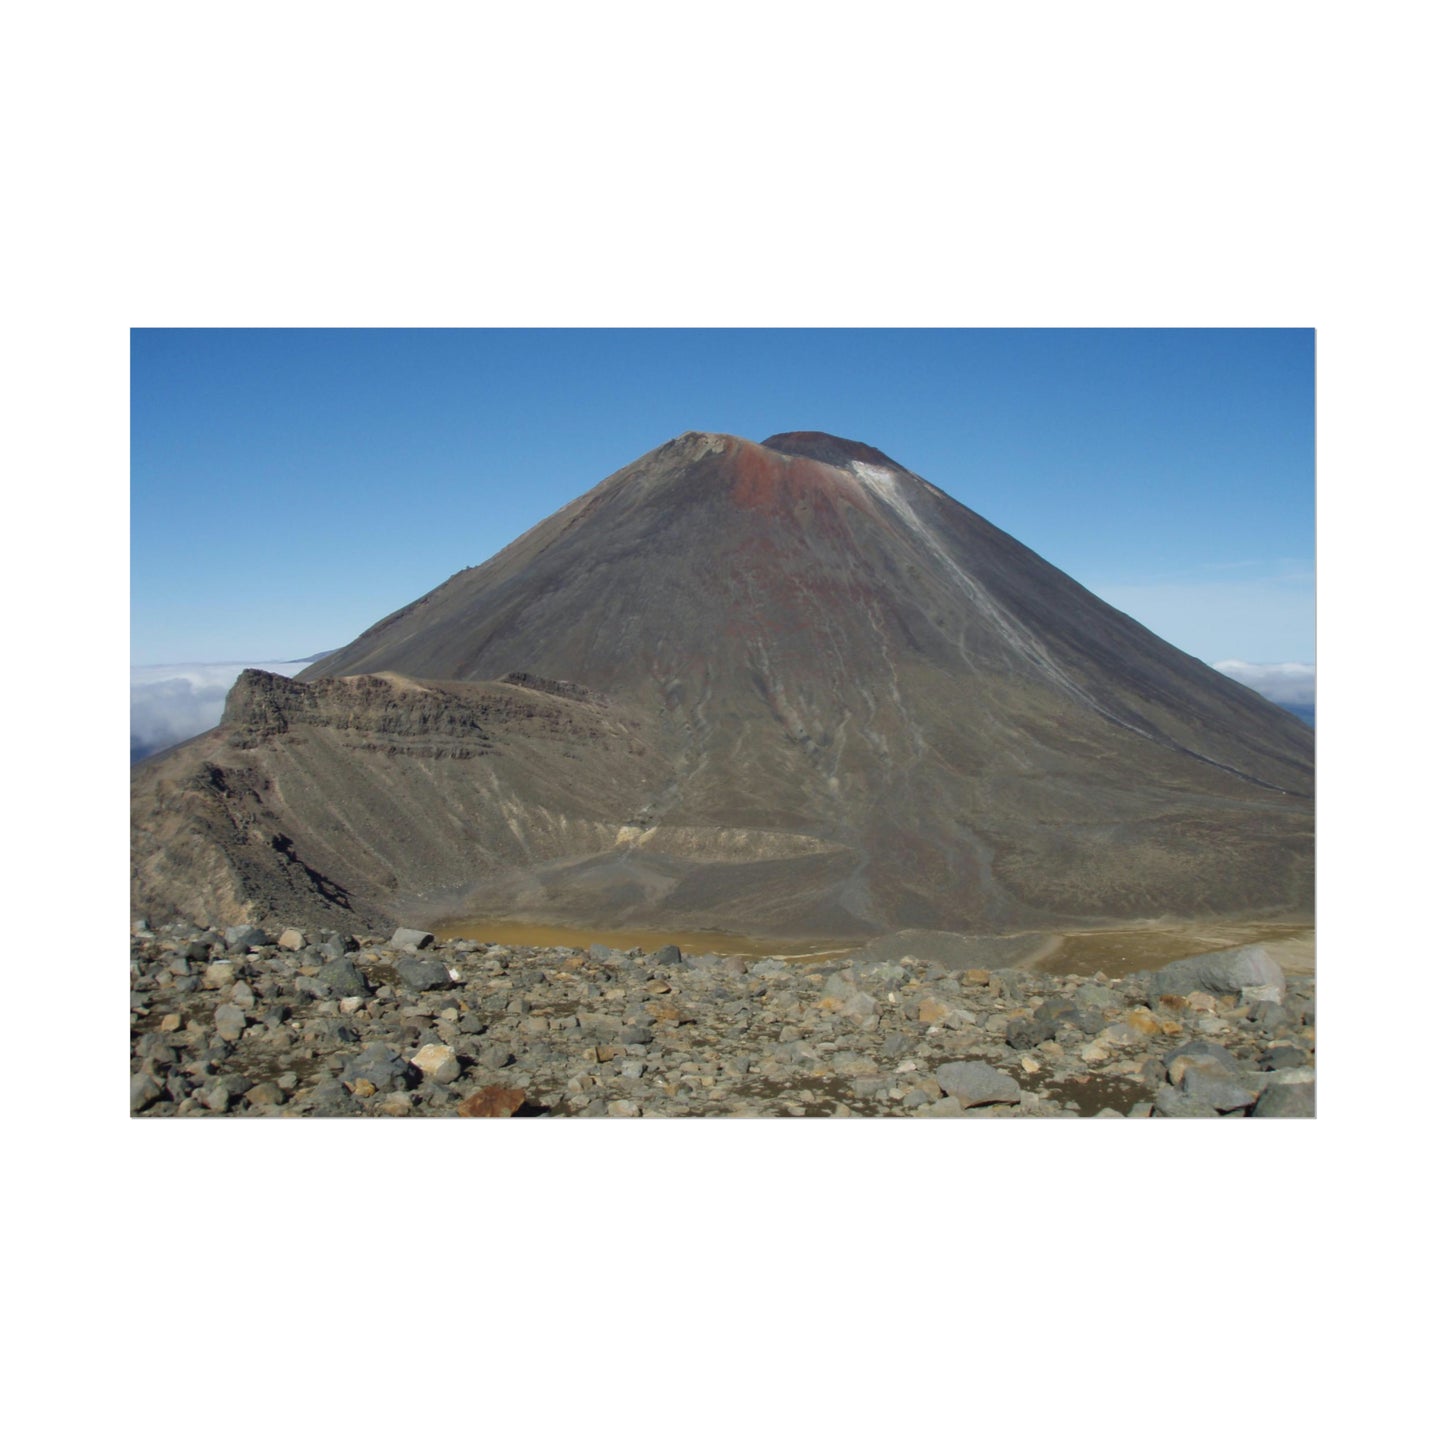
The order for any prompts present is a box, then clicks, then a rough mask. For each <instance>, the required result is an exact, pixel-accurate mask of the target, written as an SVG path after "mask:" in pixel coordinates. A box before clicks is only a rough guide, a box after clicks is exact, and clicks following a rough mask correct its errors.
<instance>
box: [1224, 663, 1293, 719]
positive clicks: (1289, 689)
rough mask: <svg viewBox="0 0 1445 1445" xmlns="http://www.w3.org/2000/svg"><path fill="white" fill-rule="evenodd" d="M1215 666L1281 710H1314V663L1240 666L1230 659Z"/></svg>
mask: <svg viewBox="0 0 1445 1445" xmlns="http://www.w3.org/2000/svg"><path fill="white" fill-rule="evenodd" d="M1214 666H1215V669H1216V670H1217V671H1219V672H1222V673H1224V674H1225V676H1227V677H1232V678H1234V680H1235V681H1236V682H1242V683H1243V684H1244V685H1245V686H1246V687H1252V688H1253V689H1254V690H1255V691H1256V692H1258V693H1262V694H1263V695H1264V696H1265V697H1267V698H1268V699H1269V700H1270V701H1271V702H1277V703H1278V704H1279V705H1280V706H1281V707H1313V706H1314V701H1315V665H1314V663H1312V662H1240V661H1238V660H1237V659H1236V658H1228V659H1226V660H1225V661H1224V662H1216V663H1215V664H1214Z"/></svg>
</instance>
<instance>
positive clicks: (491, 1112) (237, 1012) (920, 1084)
mask: <svg viewBox="0 0 1445 1445" xmlns="http://www.w3.org/2000/svg"><path fill="white" fill-rule="evenodd" d="M130 1005H131V1112H132V1113H133V1114H137V1115H143V1116H145V1117H147V1118H150V1117H156V1116H173V1117H212V1116H218V1115H224V1116H227V1117H248V1118H249V1117H264V1116H271V1117H275V1116H279V1117H285V1118H297V1117H342V1116H344V1117H349V1118H370V1117H379V1118H407V1117H450V1118H457V1117H464V1118H466V1117H473V1118H476V1117H482V1118H485V1117H507V1116H523V1117H525V1116H540V1115H546V1116H554V1117H555V1116H573V1117H582V1118H598V1117H614V1118H637V1117H643V1118H691V1117H699V1116H728V1117H760V1116H761V1117H777V1116H781V1117H793V1118H797V1117H819V1116H828V1117H850V1116H884V1115H886V1116H890V1117H906V1118H960V1117H967V1118H978V1117H1008V1118H1021V1117H1026V1118H1048V1117H1064V1118H1068V1117H1124V1116H1127V1117H1131V1118H1150V1117H1153V1118H1159V1117H1169V1118H1181V1117H1183V1118H1220V1117H1227V1118H1245V1117H1255V1118H1263V1117H1312V1116H1313V1115H1314V1112H1315V1098H1314V1095H1315V1085H1314V1078H1315V1075H1314V1061H1315V1060H1314V1049H1315V1030H1314V1005H1315V984H1314V979H1313V978H1312V977H1311V978H1300V977H1288V978H1287V977H1286V976H1285V975H1284V974H1283V973H1282V972H1281V971H1280V970H1279V968H1278V966H1277V964H1275V963H1274V961H1273V960H1271V959H1270V957H1269V955H1268V953H1267V952H1266V951H1265V950H1263V949H1259V948H1246V949H1237V950H1232V951H1230V952H1228V953H1223V954H1214V955H1208V956H1205V957H1202V958H1199V959H1195V960H1188V961H1181V962H1178V963H1174V964H1171V965H1170V966H1169V967H1168V968H1166V969H1163V970H1161V971H1159V972H1158V973H1139V974H1133V975H1131V976H1130V977H1128V978H1127V979H1123V980H1117V979H1116V980H1109V979H1107V978H1106V977H1105V975H1103V974H1096V975H1094V976H1093V977H1091V978H1085V977H1049V976H1046V975H1043V974H1039V973H1033V972H1029V971H1026V970H1024V969H1019V968H984V967H967V966H960V965H959V964H958V963H957V961H956V960H955V961H954V962H953V963H951V964H948V965H945V964H940V963H933V962H930V961H928V960H926V959H920V958H915V957H912V956H909V955H905V956H903V957H901V958H898V959H889V960H886V961H866V962H865V961H861V960H858V959H854V960H848V959H838V960H835V961H834V962H832V963H828V964H822V965H816V966H813V965H808V964H800V963H795V962H783V961H781V960H778V959H761V960H748V959H743V958H739V957H730V958H722V957H718V956H716V955H712V954H707V955H701V956H693V955H682V954H680V953H679V952H678V950H677V949H675V948H663V949H660V950H658V951H657V952H655V953H650V954H644V953H642V952H641V951H640V950H633V951H632V952H630V953H621V952H617V951H615V950H613V949H609V948H604V947H601V946H595V947H593V948H591V949H589V950H587V951H585V952H579V951H577V950H574V949H571V948H524V947H501V946H496V945H493V946H487V945H485V944H477V943H472V942H466V941H457V942H439V941H436V940H433V939H432V937H431V935H430V934H424V933H417V932H414V931H410V930H404V929H403V930H398V931H397V933H396V935H395V936H394V937H393V938H391V939H390V940H384V939H377V938H362V939H359V940H358V939H354V938H350V937H348V936H346V935H343V934H336V933H307V934H303V933H301V932H300V931H299V930H296V929H287V930H285V931H283V932H281V933H279V934H277V933H268V932H263V931H262V930H261V929H258V928H253V927H241V928H231V929H227V930H224V931H223V930H210V929H205V930H203V929H200V928H196V927H192V926H189V925H184V924H172V925H167V926H165V927H162V928H156V929H150V928H149V927H147V926H145V924H144V922H140V923H137V924H136V926H135V927H134V929H133V931H132V938H131V999H130Z"/></svg>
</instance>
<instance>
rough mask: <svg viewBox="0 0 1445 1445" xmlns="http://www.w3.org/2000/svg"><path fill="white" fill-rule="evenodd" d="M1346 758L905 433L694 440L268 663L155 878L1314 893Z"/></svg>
mask: <svg viewBox="0 0 1445 1445" xmlns="http://www.w3.org/2000/svg"><path fill="white" fill-rule="evenodd" d="M1312 777H1313V770H1312V737H1311V735H1310V733H1309V730H1308V729H1307V728H1305V727H1304V726H1303V725H1302V724H1301V723H1299V722H1298V721H1297V720H1295V719H1294V718H1292V717H1290V716H1289V715H1288V714H1287V713H1285V712H1284V711H1283V710H1282V709H1280V708H1278V707H1276V706H1275V705H1274V704H1272V703H1269V702H1267V701H1265V699H1263V698H1261V697H1260V696H1258V695H1257V694H1256V693H1254V692H1251V691H1250V690H1249V689H1247V688H1245V687H1243V686H1242V685H1240V684H1238V683H1235V682H1233V681H1232V680H1231V679H1229V678H1227V677H1224V676H1223V675H1221V674H1220V673H1217V672H1215V671H1214V670H1213V669H1212V668H1210V667H1208V666H1206V665H1205V664H1204V663H1202V662H1200V661H1198V660H1197V659H1195V658H1191V657H1188V656H1186V655H1185V654H1184V653H1182V652H1180V651H1179V650H1178V649H1176V648H1174V647H1171V646H1170V645H1169V644H1168V643H1166V642H1164V641H1162V640H1161V639H1160V638H1158V637H1155V636H1154V635H1153V634H1152V633H1150V632H1148V631H1147V630H1146V629H1145V628H1143V627H1141V626H1140V625H1139V624H1138V623H1136V622H1134V621H1133V620H1132V619H1130V618H1128V617H1126V616H1125V615H1124V614H1123V613H1120V612H1118V611H1116V610H1115V609H1113V608H1111V607H1109V606H1107V605H1106V604H1105V603H1103V602H1102V601H1100V600H1099V599H1098V598H1096V597H1094V596H1093V595H1092V594H1091V593H1089V592H1088V591H1086V590H1085V589H1084V588H1082V587H1080V586H1079V585H1078V584H1077V583H1075V582H1073V581H1072V580H1071V579H1069V578H1068V577H1066V576H1065V575H1064V574H1063V573H1062V572H1060V571H1058V570H1057V569H1056V568H1054V567H1052V566H1050V565H1049V564H1048V563H1047V562H1045V561H1043V559H1042V558H1040V557H1038V556H1037V555H1036V554H1035V553H1033V552H1031V551H1029V550H1028V548H1026V547H1024V546H1022V545H1021V544H1020V543H1018V542H1016V541H1015V540H1014V539H1013V538H1011V537H1009V536H1007V535H1006V534H1005V533H1003V532H1001V531H999V530H998V529H997V528H996V527H993V526H992V525H990V524H989V523H988V522H986V521H985V520H984V519H983V518H982V517H980V516H978V515H977V514H976V513H974V512H972V511H970V510H969V509H968V508H967V507H964V506H962V505H960V504H959V503H958V502H956V501H954V500H953V499H952V498H951V497H949V496H948V495H946V494H945V493H944V492H942V491H940V490H939V489H938V488H937V487H935V486H933V485H931V484H930V483H929V482H926V481H924V480H923V479H922V478H921V477H918V476H916V475H915V474H914V473H912V472H910V471H908V470H907V469H906V468H905V467H903V466H901V465H900V464H899V463H897V462H895V461H893V460H892V459H891V458H890V457H888V456H887V455H885V454H884V453H883V452H881V451H879V450H877V449H876V448H874V447H872V446H868V445H865V444H863V443H860V442H854V441H847V440H844V439H842V438H839V437H834V436H830V435H828V434H826V433H822V432H786V433H781V434H778V435H776V436H772V437H769V438H768V439H767V441H765V442H763V443H761V444H759V443H755V442H750V441H746V440H744V439H742V438H739V437H734V436H727V435H722V434H716V433H706V432H688V433H685V434H684V435H682V436H680V437H677V438H675V439H674V440H672V441H670V442H667V443H666V444H664V445H663V446H661V447H659V448H657V449H656V450H655V451H652V452H649V453H648V454H647V455H646V456H644V457H641V458H639V459H638V460H637V461H636V462H633V463H632V464H631V465H630V466H627V467H624V468H623V469H622V470H621V471H619V472H616V473H614V474H613V475H612V476H610V477H608V478H606V479H605V480H604V481H603V482H601V483H600V484H599V485H598V486H596V487H594V488H593V489H592V490H591V491H589V492H587V493H585V494H584V495H583V496H581V497H578V498H577V499H576V500H575V501H574V502H572V503H570V504H569V505H568V506H566V507H564V508H562V509H561V510H560V511H559V512H556V513H555V514H553V515H552V516H551V517H548V518H547V519H546V520H544V521H542V522H540V523H539V524H538V525H537V526H535V527H533V528H532V529H531V530H530V531H529V532H527V533H526V534H524V535H523V536H522V537H520V538H518V539H517V541H515V542H513V543H512V544H511V545H510V546H509V547H506V548H505V549H503V550H502V551H501V552H499V553H498V554H497V555H496V556H495V557H493V558H492V559H491V560H490V561H488V562H486V563H484V564H482V565H481V566H478V567H474V568H470V569H468V570H467V571H464V572H461V573H458V574H457V575H456V576H454V577H452V578H451V579H450V580H448V581H447V582H445V583H443V584H442V585H441V586H440V587H438V588H436V589H435V590H434V591H432V592H429V593H428V594H426V596H424V597H421V598H419V599H417V600H416V601H415V602H412V603H410V604H409V605H408V606H406V607H403V608H402V609H400V610H399V611H398V612H395V613H393V614H392V615H391V616H390V617H387V618H384V619H383V620H382V621H380V622H378V623H377V624H376V625H375V626H373V627H371V628H369V629H368V630H367V631H366V632H365V633H363V634H362V635H361V636H360V637H358V638H357V639H356V640H355V641H354V642H352V643H351V644H350V645H348V646H346V647H343V648H341V649H339V650H338V651H336V652H333V653H331V654H329V655H327V656H326V657H324V658H322V659H321V660H319V661H318V662H316V663H315V664H313V665H312V666H311V667H309V668H307V669H306V670H305V671H304V672H302V673H301V674H299V675H298V677H297V678H296V679H294V680H287V679H282V678H273V677H270V676H269V675H268V674H264V673H248V674H245V675H243V677H242V678H241V679H240V680H239V681H238V683H237V685H236V689H235V690H234V691H233V694H232V697H231V699H230V700H229V702H228V705H227V712H226V716H225V718H224V719H223V722H222V725H221V727H220V728H219V729H217V730H216V731H215V732H213V733H211V734H207V735H205V736H204V737H203V738H201V739H198V740H196V742H194V743H192V744H188V745H187V746H186V747H185V748H183V749H180V750H178V752H177V753H176V754H174V755H171V756H170V757H168V758H167V759H166V760H165V763H164V766H159V765H158V766H156V767H155V768H152V769H150V770H149V771H147V770H145V769H142V770H138V773H137V783H136V787H137V790H138V791H137V801H136V812H137V819H138V824H137V827H138V833H137V838H136V844H135V857H136V871H137V885H136V892H137V901H138V903H140V904H142V905H144V906H148V907H150V908H151V909H152V911H156V910H157V909H158V908H159V909H161V910H164V908H165V907H166V906H172V907H180V908H183V909H184V908H185V907H190V908H191V909H192V911H194V909H195V907H196V906H197V904H196V901H195V900H196V899H197V898H198V897H201V896H204V899H205V902H206V903H207V906H208V907H210V908H211V909H212V910H215V909H217V908H225V909H227V910H229V911H230V912H232V913H236V912H242V913H244V912H248V911H249V912H250V913H252V914H254V913H256V911H257V910H258V909H259V910H260V911H262V912H265V911H266V910H267V909H277V908H281V907H282V906H283V905H284V907H285V908H287V909H290V910H291V913H290V916H293V917H295V916H299V915H298V910H301V909H303V908H305V909H307V910H308V913H307V916H314V915H316V914H326V915H328V916H331V915H336V914H339V913H345V912H346V911H348V910H356V911H367V912H369V913H375V914H377V915H379V916H384V917H386V918H395V919H403V920H405V921H419V922H427V921H434V920H435V919H437V918H440V917H443V916H445V915H446V914H448V913H450V914H452V915H453V916H455V915H459V914H465V913H471V914H474V915H479V916H480V915H490V916H497V917H511V918H531V919H535V920H537V921H548V922H556V923H566V922H574V923H580V924H588V925H594V926H602V925H603V924H606V923H633V924H651V925H655V926H659V927H681V926H683V925H688V926H691V927H693V928H706V927H716V928H726V929H730V930H732V931H739V932H741V931H757V930H759V929H768V930H771V931H772V932H774V933H775V934H784V933H786V934H792V935H796V936H807V935H810V934H811V935H823V934H831V935H834V936H844V935H861V934H866V933H870V932H881V931H883V930H884V929H886V928H892V927H905V926H915V927H934V928H957V929H969V930H977V931H986V930H990V929H994V930H1001V929H1006V928H1011V927H1020V926H1032V925H1038V924H1043V923H1051V922H1055V923H1056V922H1065V921H1068V922H1091V921H1102V920H1115V919H1129V918H1141V917H1157V916H1160V915H1166V914H1170V915H1179V916H1194V917H1200V916H1209V915H1216V916H1217V915H1227V914H1240V913H1245V912H1250V913H1256V914H1257V913H1262V912H1304V911H1306V910H1307V909H1308V908H1309V906H1310V899H1311V878H1312V867H1311V862H1312V851H1313V832H1312V819H1313V808H1312V802H1311V798H1312ZM168 810H169V811H168ZM168 819H169V821H168ZM177 819H179V820H180V821H177ZM276 838H280V839H281V840H283V841H282V842H281V843H279V844H278V843H276V842H275V841H274V840H275V839H276ZM217 916H218V915H217Z"/></svg>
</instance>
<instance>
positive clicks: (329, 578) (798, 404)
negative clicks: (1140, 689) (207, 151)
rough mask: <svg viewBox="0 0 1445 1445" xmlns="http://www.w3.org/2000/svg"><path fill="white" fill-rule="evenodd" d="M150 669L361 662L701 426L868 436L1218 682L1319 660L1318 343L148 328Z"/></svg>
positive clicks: (1186, 337) (144, 384) (998, 334)
mask: <svg viewBox="0 0 1445 1445" xmlns="http://www.w3.org/2000/svg"><path fill="white" fill-rule="evenodd" d="M131 416H132V478H131V486H132V495H131V563H132V573H131V575H132V631H131V637H132V663H133V664H137V665H139V664H155V663H168V662H183V661H185V662H203V661H204V662H214V661H225V660H230V659H259V658H276V659H280V658H291V657H300V656H304V655H307V654H310V653H313V652H316V651H318V650H321V649H323V648H329V647H337V646H340V645H342V644H343V643H345V642H348V641H350V639H351V638H353V637H354V636H356V635H357V634H358V633H359V632H361V631H362V630H363V629H365V628H366V627H368V626H370V625H371V624H372V623H373V622H375V621H376V620H378V619H379V618H381V617H382V616H384V615H385V614H387V613H388V612H391V611H393V610H394V609H395V608H397V607H399V606H401V605H402V604H404V603H406V602H409V601H411V600H412V599H413V598H415V597H417V596H419V595H421V594H422V593H423V592H426V591H428V590H430V589H431V588H432V587H434V586H435V585H436V584H437V583H439V582H441V581H442V580H444V579H445V578H446V577H448V576H450V575H451V574H452V573H453V572H456V571H457V570H459V569H460V568H463V567H469V566H473V565H475V564H476V563H478V562H482V561H484V560H486V558H488V557H489V556H491V555H492V554H493V553H495V552H496V551H497V550H499V549H500V548H501V547H503V546H505V545H506V544H507V543H508V542H509V541H511V540H512V539H513V538H514V537H516V536H517V535H519V534H520V533H521V532H523V531H524V530H526V528H527V527H529V526H531V525H532V524H533V523H534V522H536V521H537V520H539V519H540V518H541V517H544V516H546V515H547V514H548V513H550V512H553V511H555V510H556V509H557V508H558V507H560V506H562V505H564V504H565V503H566V502H568V501H570V500H571V499H572V498H573V497H575V496H577V495H578V494H579V493H581V492H583V491H585V490H587V489H588V488H589V487H591V486H593V485H595V484H596V483H597V482H598V481H600V480H601V479H602V478H603V477H604V476H606V475H607V474H608V473H610V472H612V471H615V470H616V469H617V468H618V467H621V466H623V465H625V464H626V463H627V462H629V461H631V460H633V458H635V457H637V456H639V455H641V454H642V453H643V452H646V451H649V450H650V449H651V448H653V447H655V446H657V445H659V444H660V443H661V442H663V441H665V440H667V439H668V438H669V437H672V436H675V435H677V434H678V433H679V432H682V431H687V430H694V429H695V430H704V431H723V432H732V433H736V434H738V435H741V436H746V437H751V438H753V439H754V440H761V439H762V438H763V437H765V436H767V435H769V434H770V433H772V432H778V431H793V430H804V429H806V430H819V431H831V432H835V433H838V434H839V435H842V436H847V437H851V438H854V439H856V440H860V441H865V442H868V443H871V444H872V445H874V446H877V447H880V448H881V449H882V450H883V451H885V452H887V453H889V454H890V455H891V456H893V457H894V458H895V459H896V460H898V461H899V462H901V463H903V464H904V465H905V466H908V467H910V468H911V469H912V470H913V471H915V472H918V473H919V474H920V475H922V476H924V477H926V478H928V480H930V481H931V482H933V483H934V484H935V485H937V486H939V487H941V488H943V490H945V491H946V492H948V493H950V494H951V495H952V496H954V497H956V498H957V499H958V500H959V501H961V502H964V503H966V504H967V505H968V506H970V507H972V508H973V509H974V510H975V511H977V512H979V513H981V514H982V515H983V516H985V517H987V518H988V519H989V520H990V521H992V522H994V523H995V524H996V525H998V526H1000V527H1002V528H1003V529H1004V530H1005V531H1007V532H1009V533H1011V534H1012V535H1013V536H1015V537H1017V538H1018V539H1019V540H1020V541H1022V542H1024V543H1025V544H1026V545H1028V546H1029V547H1031V548H1033V549H1034V550H1035V551H1036V552H1038V553H1040V554H1041V555H1042V556H1043V557H1045V558H1046V559H1047V560H1048V561H1050V562H1052V563H1054V564H1055V565H1056V566H1058V567H1061V568H1062V569H1063V570H1064V571H1066V572H1068V573H1069V574H1070V575H1072V576H1074V577H1076V578H1077V579H1078V580H1079V581H1080V582H1082V583H1084V585H1086V586H1088V587H1090V588H1091V589H1092V590H1094V591H1095V592H1097V593H1098V594H1099V595H1100V596H1102V597H1104V598H1105V599H1106V600H1107V601H1109V602H1112V603H1113V604H1114V605H1115V606H1118V607H1121V608H1122V609H1123V610H1125V611H1126V612H1129V613H1130V614H1131V615H1133V616H1135V617H1137V618H1138V619H1139V620H1140V621H1142V622H1144V623H1145V624H1146V625H1147V626H1149V627H1151V628H1153V629H1154V630H1155V631H1156V632H1159V633H1160V634H1161V635H1162V636H1164V637H1166V638H1167V639H1168V640H1169V641H1171V642H1173V643H1175V644H1176V645H1177V646H1179V647H1182V648H1183V649H1184V650H1185V651H1187V652H1190V653H1192V654H1193V655H1195V656H1199V657H1202V658H1204V659H1205V660H1206V661H1208V662H1218V661H1220V660H1222V659H1237V660H1242V661H1246V662H1250V663H1256V664H1257V663H1282V662H1290V663H1312V662H1313V660H1314V333H1313V332H1312V331H1309V330H1223V329H1220V330H1181V331H1171V330H1097V331H1088V330H1074V331H1051V330H1020V331H1006V330H980V331H970V330H687V329H675V330H621V331H604V330H573V331H569V330H560V329H542V330H525V331H524V330H471V331H437V330H431V331H427V330H421V331H405V330H374V331H367V330H339V331H323V330H200V329H188V330H137V331H134V332H132V340H131Z"/></svg>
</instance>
